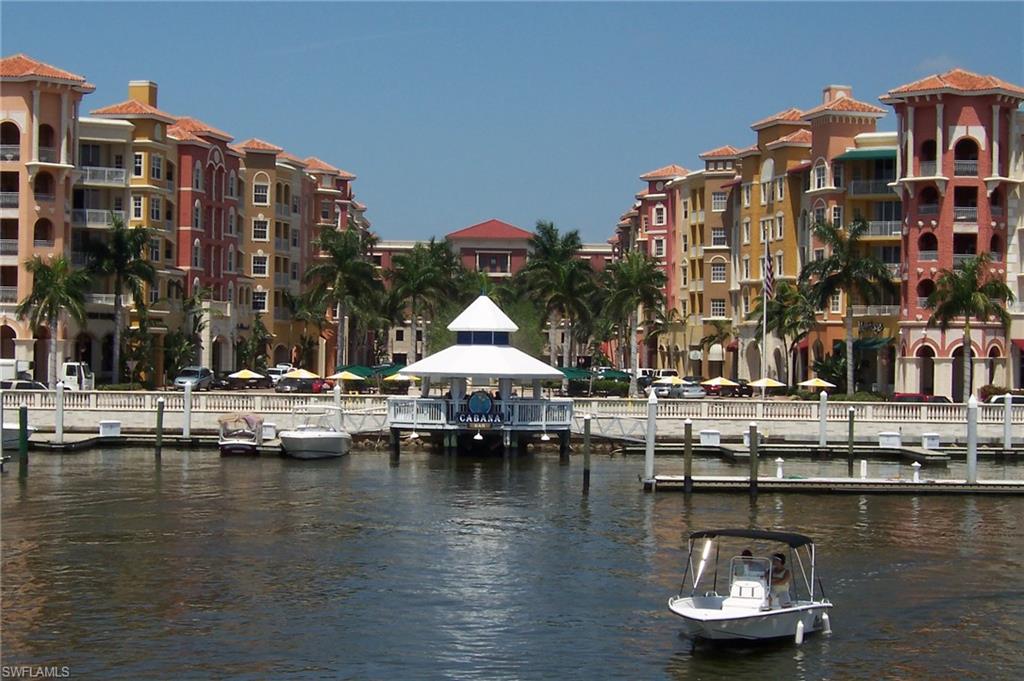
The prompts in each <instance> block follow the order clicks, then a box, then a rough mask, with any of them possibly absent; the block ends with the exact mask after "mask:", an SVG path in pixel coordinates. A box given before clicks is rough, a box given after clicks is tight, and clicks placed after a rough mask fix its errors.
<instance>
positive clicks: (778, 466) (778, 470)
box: [775, 456, 786, 480]
mask: <svg viewBox="0 0 1024 681" xmlns="http://www.w3.org/2000/svg"><path fill="white" fill-rule="evenodd" d="M784 463H786V460H785V459H783V458H782V457H781V456H780V457H779V458H777V459H775V477H776V478H778V479H779V480H782V477H783V476H782V464H784Z"/></svg>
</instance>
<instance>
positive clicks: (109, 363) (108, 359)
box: [100, 333, 114, 377]
mask: <svg viewBox="0 0 1024 681" xmlns="http://www.w3.org/2000/svg"><path fill="white" fill-rule="evenodd" d="M100 371H102V372H103V373H105V374H106V375H107V376H108V377H110V376H112V375H113V374H114V334H112V333H108V334H107V335H106V336H104V337H103V343H102V344H101V345H100Z"/></svg>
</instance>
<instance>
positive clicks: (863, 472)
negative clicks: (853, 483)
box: [860, 459, 868, 480]
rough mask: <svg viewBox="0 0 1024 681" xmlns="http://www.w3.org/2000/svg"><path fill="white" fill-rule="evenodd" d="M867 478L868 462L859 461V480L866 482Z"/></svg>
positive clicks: (864, 460) (865, 460)
mask: <svg viewBox="0 0 1024 681" xmlns="http://www.w3.org/2000/svg"><path fill="white" fill-rule="evenodd" d="M867 477H868V460H867V459H861V460H860V478H861V480H867Z"/></svg>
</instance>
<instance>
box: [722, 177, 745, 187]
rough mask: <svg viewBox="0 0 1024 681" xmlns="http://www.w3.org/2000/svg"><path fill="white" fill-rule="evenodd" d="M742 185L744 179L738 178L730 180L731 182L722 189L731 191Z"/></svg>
mask: <svg viewBox="0 0 1024 681" xmlns="http://www.w3.org/2000/svg"><path fill="white" fill-rule="evenodd" d="M741 184H743V178H742V177H737V178H736V179H735V180H730V181H729V182H726V183H725V184H723V185H722V189H729V188H730V187H738V186H739V185H741Z"/></svg>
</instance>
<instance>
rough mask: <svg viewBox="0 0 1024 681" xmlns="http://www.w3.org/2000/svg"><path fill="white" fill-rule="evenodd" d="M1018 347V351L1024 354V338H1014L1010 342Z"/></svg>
mask: <svg viewBox="0 0 1024 681" xmlns="http://www.w3.org/2000/svg"><path fill="white" fill-rule="evenodd" d="M1010 342H1011V343H1013V344H1014V345H1016V346H1017V349H1018V350H1020V351H1021V352H1024V338H1014V339H1012V340H1011V341H1010Z"/></svg>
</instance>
